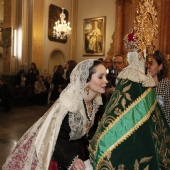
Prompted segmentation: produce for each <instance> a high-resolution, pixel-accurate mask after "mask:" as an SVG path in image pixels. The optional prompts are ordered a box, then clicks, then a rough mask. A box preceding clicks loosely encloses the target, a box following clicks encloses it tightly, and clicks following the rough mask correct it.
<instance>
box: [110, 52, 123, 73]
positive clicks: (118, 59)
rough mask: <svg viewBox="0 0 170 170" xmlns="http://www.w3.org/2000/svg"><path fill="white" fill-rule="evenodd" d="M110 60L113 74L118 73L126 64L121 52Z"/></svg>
mask: <svg viewBox="0 0 170 170" xmlns="http://www.w3.org/2000/svg"><path fill="white" fill-rule="evenodd" d="M112 60H113V69H114V71H115V74H116V75H118V74H119V73H120V72H121V71H122V70H123V68H124V67H125V66H126V64H125V59H124V56H123V55H122V54H116V55H115V56H114V57H113V59H112Z"/></svg>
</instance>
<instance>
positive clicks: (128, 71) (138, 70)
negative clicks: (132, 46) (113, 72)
mask: <svg viewBox="0 0 170 170" xmlns="http://www.w3.org/2000/svg"><path fill="white" fill-rule="evenodd" d="M127 59H128V63H129V65H128V66H127V67H125V68H124V69H123V70H122V71H121V72H120V73H119V75H118V77H117V78H118V79H128V80H131V81H133V82H137V83H142V85H143V86H144V87H154V86H155V82H154V80H153V78H152V76H151V75H150V74H149V73H148V74H147V75H146V74H145V60H144V58H141V59H139V53H138V52H128V55H127Z"/></svg>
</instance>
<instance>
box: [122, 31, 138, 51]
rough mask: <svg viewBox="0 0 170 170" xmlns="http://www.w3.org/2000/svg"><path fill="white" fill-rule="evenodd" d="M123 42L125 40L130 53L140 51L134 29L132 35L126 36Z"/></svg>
mask: <svg viewBox="0 0 170 170" xmlns="http://www.w3.org/2000/svg"><path fill="white" fill-rule="evenodd" d="M123 40H124V44H125V47H126V48H127V50H128V51H131V52H132V51H137V50H138V46H137V44H136V37H135V34H134V30H133V29H132V31H131V33H129V34H126V35H125V37H124V39H123Z"/></svg>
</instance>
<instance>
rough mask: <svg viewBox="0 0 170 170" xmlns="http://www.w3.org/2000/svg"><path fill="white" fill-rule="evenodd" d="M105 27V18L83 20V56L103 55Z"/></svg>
mask: <svg viewBox="0 0 170 170" xmlns="http://www.w3.org/2000/svg"><path fill="white" fill-rule="evenodd" d="M105 25H106V17H97V18H88V19H84V23H83V37H84V39H83V40H84V43H83V44H84V45H83V46H84V48H83V55H84V56H91V55H96V56H99V55H104V53H105Z"/></svg>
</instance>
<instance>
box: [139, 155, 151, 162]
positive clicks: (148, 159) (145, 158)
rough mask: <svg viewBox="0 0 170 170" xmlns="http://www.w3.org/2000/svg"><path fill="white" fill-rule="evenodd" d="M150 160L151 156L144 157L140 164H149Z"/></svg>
mask: <svg viewBox="0 0 170 170" xmlns="http://www.w3.org/2000/svg"><path fill="white" fill-rule="evenodd" d="M151 159H152V156H150V157H144V158H142V159H141V160H140V163H146V162H149V161H150V160H151Z"/></svg>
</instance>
